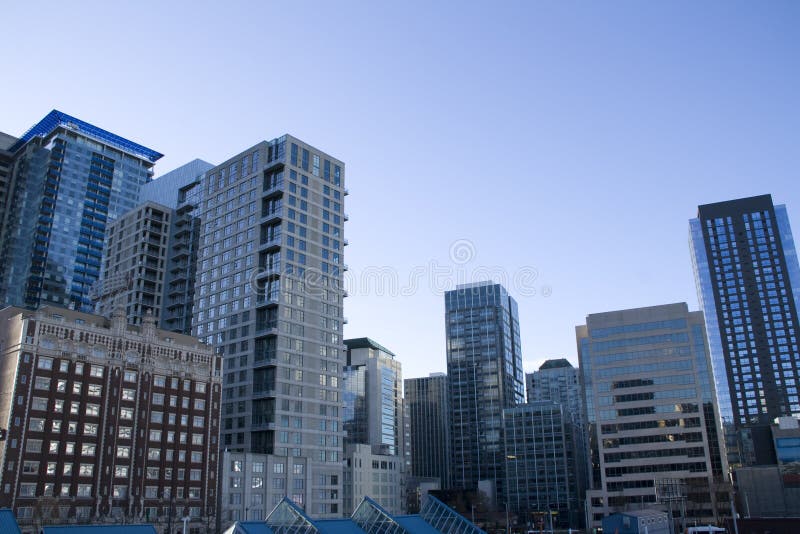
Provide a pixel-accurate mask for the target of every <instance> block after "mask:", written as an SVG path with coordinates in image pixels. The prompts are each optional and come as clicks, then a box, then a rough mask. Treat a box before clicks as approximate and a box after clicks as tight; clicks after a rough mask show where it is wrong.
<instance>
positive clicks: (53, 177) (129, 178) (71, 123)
mask: <svg viewBox="0 0 800 534" xmlns="http://www.w3.org/2000/svg"><path fill="white" fill-rule="evenodd" d="M8 151H9V152H10V153H12V154H13V164H12V169H11V173H10V178H8V195H7V199H6V211H7V216H6V217H4V223H3V225H2V228H0V303H2V304H7V305H16V306H23V307H27V308H36V307H38V306H40V305H44V304H54V305H57V306H63V307H69V308H74V309H78V310H82V311H88V312H91V311H92V309H93V305H92V301H91V298H90V296H89V290H90V288H91V287H92V285H93V284H94V283H95V282H96V281H97V279H98V278H99V277H100V269H101V258H102V254H103V240H104V238H105V231H106V226H107V225H108V224H109V223H110V222H111V221H113V220H115V219H116V218H117V217H119V216H120V215H122V214H124V213H126V212H127V211H128V210H130V209H133V208H134V207H135V206H136V205H137V203H138V201H139V190H140V189H141V187H142V186H143V185H144V184H145V183H147V182H148V181H150V180H151V178H152V175H153V165H154V163H155V162H156V161H157V160H158V159H159V158H161V154H159V153H158V152H156V151H154V150H151V149H149V148H146V147H144V146H141V145H139V144H136V143H134V142H132V141H129V140H127V139H124V138H122V137H120V136H118V135H115V134H112V133H110V132H108V131H106V130H103V129H101V128H98V127H96V126H93V125H91V124H89V123H87V122H84V121H81V120H79V119H76V118H75V117H71V116H69V115H67V114H65V113H62V112H60V111H56V110H53V111H52V112H50V113H49V114H48V115H47V116H46V117H45V118H44V119H42V120H41V121H40V122H39V123H37V124H36V125H35V126H33V127H32V128H31V129H30V130H28V131H27V132H26V133H25V134H24V135H23V136H22V137H21V138H20V139H19V140H17V141H16V142H15V143H14V144H13V145H12V146H11V147H9V149H8Z"/></svg>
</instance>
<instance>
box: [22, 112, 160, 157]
mask: <svg viewBox="0 0 800 534" xmlns="http://www.w3.org/2000/svg"><path fill="white" fill-rule="evenodd" d="M56 128H66V129H69V130H73V131H75V132H78V133H80V134H83V135H85V136H87V137H91V138H93V139H96V140H98V141H100V142H102V143H105V144H107V145H109V146H112V147H114V148H116V149H118V150H121V151H122V152H126V153H128V154H132V155H134V156H137V157H139V158H142V159H146V160H148V161H150V162H151V163H155V162H156V161H157V160H159V159H161V157H162V156H163V154H161V153H159V152H156V151H155V150H152V149H150V148H147V147H145V146H142V145H140V144H138V143H134V142H133V141H130V140H128V139H125V138H124V137H120V136H118V135H116V134H113V133H111V132H109V131H107V130H103V129H102V128H98V127H97V126H94V125H93V124H89V123H88V122H85V121H82V120H80V119H76V118H75V117H72V116H70V115H67V114H66V113H62V112H61V111H58V110H57V109H54V110H53V111H51V112H50V113H48V114H47V115H46V116H45V117H44V118H43V119H42V120H40V121H39V122H37V123H36V124H34V125H33V126H32V127H31V128H30V129H29V130H28V131H27V132H25V133H24V134H22V137H20V138H19V140H18V141H17V142H16V143H14V144H13V145H12V146H11V148H10V149H9V150H10V151H11V152H16V151H17V150H18V149H19V148H21V147H22V146H23V145H24V144H25V143H27V142H28V141H30V140H31V139H33V138H34V137H44V136H46V135H49V134H50V133H52V132H53V131H54V130H56Z"/></svg>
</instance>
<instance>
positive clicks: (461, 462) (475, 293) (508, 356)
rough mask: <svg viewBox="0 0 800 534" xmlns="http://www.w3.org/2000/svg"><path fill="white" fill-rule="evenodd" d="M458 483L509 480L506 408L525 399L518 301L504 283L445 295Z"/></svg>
mask: <svg viewBox="0 0 800 534" xmlns="http://www.w3.org/2000/svg"><path fill="white" fill-rule="evenodd" d="M445 323H446V329H447V376H448V391H449V394H450V395H449V396H450V439H451V452H452V466H453V467H452V470H451V476H452V480H453V486H454V487H456V488H462V489H476V488H477V487H478V482H479V481H481V480H493V481H494V482H495V484H496V486H495V487H496V489H497V490H499V491H500V492H501V493H502V490H503V484H504V482H505V469H504V465H505V451H504V445H503V409H504V408H510V407H512V406H516V405H517V404H520V403H522V402H523V401H524V387H525V385H524V378H523V371H522V354H521V348H520V340H519V316H518V312H517V303H516V301H515V300H514V299H513V298H511V297H510V296H509V295H508V292H507V291H506V289H505V288H504V287H503V286H502V285H500V284H494V283H491V282H481V283H475V284H465V285H460V286H458V287H457V288H456V289H455V290H453V291H448V292H447V293H446V294H445Z"/></svg>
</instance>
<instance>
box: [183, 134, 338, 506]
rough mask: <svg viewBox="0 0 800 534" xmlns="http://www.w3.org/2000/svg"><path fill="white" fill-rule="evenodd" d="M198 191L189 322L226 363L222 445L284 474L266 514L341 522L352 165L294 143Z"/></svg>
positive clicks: (275, 146)
mask: <svg viewBox="0 0 800 534" xmlns="http://www.w3.org/2000/svg"><path fill="white" fill-rule="evenodd" d="M201 187H202V194H203V198H204V199H205V200H204V201H203V205H202V207H201V209H200V216H201V220H202V223H201V224H202V226H201V230H200V244H199V251H198V259H197V262H198V266H197V279H196V282H195V292H194V310H195V311H194V313H193V318H192V320H193V324H194V332H195V334H196V335H197V336H198V337H200V338H201V339H203V340H205V341H206V342H208V343H210V344H213V345H214V347H215V350H216V351H217V353H218V354H219V355H220V356H222V357H223V358H224V368H225V373H224V392H223V400H222V448H223V449H227V450H228V451H229V452H236V453H255V454H261V455H264V456H265V457H267V462H268V463H269V465H270V466H272V468H273V469H276V470H281V471H273V472H272V473H273V474H282V476H279V477H277V478H276V480H280V481H282V482H272V483H273V484H275V486H270V487H268V488H267V490H268V491H267V493H266V497H265V499H266V504H265V506H267V507H268V509H271V508H272V507H274V506H275V504H277V502H279V501H280V499H282V498H283V497H284V496H289V497H290V498H291V499H292V501H293V502H294V503H296V504H297V505H299V506H301V507H303V508H304V509H305V510H307V511H308V513H310V514H313V515H314V516H318V517H337V516H340V515H341V510H342V495H341V481H342V461H343V456H342V437H343V434H342V427H341V420H342V413H341V410H342V397H341V392H342V388H341V381H342V371H343V368H344V365H345V362H346V359H345V347H344V344H343V341H342V323H343V320H344V319H343V317H342V302H343V297H344V295H345V293H344V289H343V287H342V285H343V284H342V282H343V273H344V270H345V269H346V268H347V267H346V265H345V264H344V263H343V261H342V260H343V247H344V245H345V240H344V222H345V220H346V219H347V216H346V215H345V214H344V206H343V203H344V196H345V195H346V194H347V192H346V190H345V188H344V164H343V163H342V162H341V161H339V160H337V159H335V158H333V157H331V156H329V155H328V154H325V153H324V152H321V151H320V150H318V149H316V148H314V147H312V146H310V145H307V144H306V143H303V142H302V141H300V140H298V139H296V138H294V137H291V136H289V135H285V136H283V137H280V138H277V139H274V140H272V141H264V142H261V143H259V144H257V145H255V146H253V147H251V148H249V149H247V150H244V151H243V152H241V153H240V154H237V155H235V156H233V157H231V158H229V159H228V160H227V161H225V162H223V163H222V164H220V165H217V166H215V167H214V168H212V169H210V170H208V171H207V172H206V173H205V174H204V177H203V180H202V184H201ZM265 466H266V464H265ZM276 466H277V467H276ZM280 484H282V486H281V485H280Z"/></svg>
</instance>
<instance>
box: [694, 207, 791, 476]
mask: <svg viewBox="0 0 800 534" xmlns="http://www.w3.org/2000/svg"><path fill="white" fill-rule="evenodd" d="M689 229H690V246H691V252H692V264H693V267H694V274H695V280H696V283H697V292H698V299H699V301H700V305H701V307H702V308H703V311H704V312H705V317H706V328H707V331H708V336H709V345H710V347H711V358H712V365H713V369H714V378H715V380H716V382H717V385H718V386H717V395H718V396H719V400H718V402H719V406H720V413H721V414H722V418H723V421H724V422H725V424H726V425H728V426H732V427H733V429H736V430H739V431H740V432H738V434H735V435H734V437H735V438H738V439H732V438H729V439H728V442H729V445H730V449H731V452H732V453H733V454H732V458H731V462H732V463H736V464H774V463H775V461H776V460H775V457H774V454H773V451H772V447H771V444H770V430H769V425H770V424H771V423H772V421H773V420H774V419H775V418H776V417H781V416H794V417H797V416H800V398H799V397H798V389H797V388H798V384H797V377H798V376H800V350H799V349H798V342H797V339H796V337H797V336H796V329H797V324H798V323H797V321H798V314H797V309H798V302H800V264H799V263H798V259H797V250H796V249H795V245H794V239H793V237H792V232H791V228H790V226H789V217H788V215H787V213H786V207H785V206H783V205H778V206H775V205H774V204H773V203H772V197H771V196H770V195H762V196H757V197H750V198H743V199H739V200H731V201H727V202H718V203H715V204H706V205H703V206H700V207H699V208H698V213H697V218H696V219H692V220H691V221H690V222H689ZM729 434H730V432H729Z"/></svg>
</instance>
